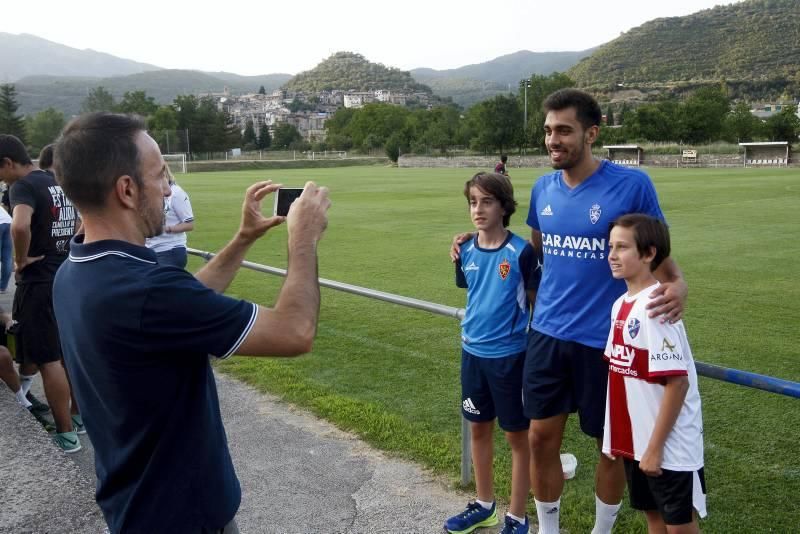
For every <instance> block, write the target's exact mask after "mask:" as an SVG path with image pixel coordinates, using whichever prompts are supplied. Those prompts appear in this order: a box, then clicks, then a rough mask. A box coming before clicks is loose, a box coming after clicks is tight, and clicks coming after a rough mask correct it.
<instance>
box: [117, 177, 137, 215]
mask: <svg viewBox="0 0 800 534" xmlns="http://www.w3.org/2000/svg"><path fill="white" fill-rule="evenodd" d="M114 193H115V195H116V197H117V201H118V202H119V203H120V204H122V205H123V206H125V207H126V208H130V209H136V207H137V205H138V200H139V187H138V184H137V183H136V180H134V179H133V177H132V176H129V175H127V174H123V175H122V176H120V177H119V178H117V181H116V183H115V184H114Z"/></svg>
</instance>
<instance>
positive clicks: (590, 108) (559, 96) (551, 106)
mask: <svg viewBox="0 0 800 534" xmlns="http://www.w3.org/2000/svg"><path fill="white" fill-rule="evenodd" d="M543 107H544V112H545V114H547V113H549V112H550V111H561V110H564V109H568V108H575V117H576V118H577V119H578V122H580V123H581V125H582V126H583V128H584V129H589V128H591V127H592V126H600V121H601V120H602V118H603V113H602V112H601V111H600V105H599V104H598V103H597V100H595V99H594V97H593V96H592V95H590V94H589V93H586V92H584V91H579V90H578V89H559V90H558V91H556V92H555V93H551V94H550V96H548V97H547V99H545V101H544V104H543Z"/></svg>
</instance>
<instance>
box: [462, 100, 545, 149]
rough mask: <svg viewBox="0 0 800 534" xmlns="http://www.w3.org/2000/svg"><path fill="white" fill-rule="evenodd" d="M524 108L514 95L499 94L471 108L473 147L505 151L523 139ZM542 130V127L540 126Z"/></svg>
mask: <svg viewBox="0 0 800 534" xmlns="http://www.w3.org/2000/svg"><path fill="white" fill-rule="evenodd" d="M521 116H522V110H521V109H520V106H519V100H518V99H517V97H515V96H514V95H508V96H504V95H497V96H496V97H494V98H493V99H491V100H484V101H483V102H480V103H478V104H476V105H474V106H473V107H471V108H470V110H469V112H468V117H469V120H470V121H471V122H472V125H473V128H474V131H475V134H476V135H475V137H474V138H473V140H472V146H473V148H476V149H479V150H492V151H495V150H496V151H498V152H504V151H505V150H506V149H508V148H511V147H512V146H514V145H515V144H516V145H518V144H519V143H520V142H521V141H522V123H521V121H520V120H519V118H520V117H521ZM539 129H540V130H541V128H539Z"/></svg>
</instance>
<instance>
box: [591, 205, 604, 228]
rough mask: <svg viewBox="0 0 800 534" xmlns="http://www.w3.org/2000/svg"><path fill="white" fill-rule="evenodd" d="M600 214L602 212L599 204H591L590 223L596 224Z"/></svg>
mask: <svg viewBox="0 0 800 534" xmlns="http://www.w3.org/2000/svg"><path fill="white" fill-rule="evenodd" d="M602 214H603V210H601V209H600V204H592V207H591V208H590V209H589V220H590V221H592V224H597V221H599V220H600V215H602Z"/></svg>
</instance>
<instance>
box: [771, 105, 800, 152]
mask: <svg viewBox="0 0 800 534" xmlns="http://www.w3.org/2000/svg"><path fill="white" fill-rule="evenodd" d="M765 128H766V131H767V135H768V136H769V137H770V139H772V140H773V141H789V143H796V142H797V136H798V135H800V117H798V116H797V106H786V107H784V108H783V109H781V110H780V111H779V112H778V113H776V114H774V115H773V116H771V117H770V118H768V119H767V123H766V125H765Z"/></svg>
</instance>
